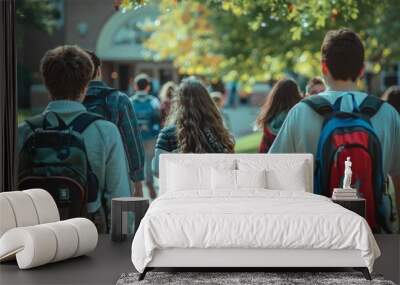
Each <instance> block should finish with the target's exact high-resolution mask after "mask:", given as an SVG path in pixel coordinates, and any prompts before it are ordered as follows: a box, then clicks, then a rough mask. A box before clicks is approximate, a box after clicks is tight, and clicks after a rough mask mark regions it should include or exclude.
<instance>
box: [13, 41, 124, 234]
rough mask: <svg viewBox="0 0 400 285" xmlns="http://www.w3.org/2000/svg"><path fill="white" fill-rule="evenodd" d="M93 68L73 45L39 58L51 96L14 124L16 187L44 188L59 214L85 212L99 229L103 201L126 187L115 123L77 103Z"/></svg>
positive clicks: (103, 220) (104, 228) (104, 229)
mask: <svg viewBox="0 0 400 285" xmlns="http://www.w3.org/2000/svg"><path fill="white" fill-rule="evenodd" d="M93 69H94V68H93V63H92V61H91V59H90V57H89V55H88V54H87V53H86V52H85V51H84V50H82V49H81V48H79V47H77V46H60V47H57V48H55V49H52V50H49V51H48V52H46V54H45V55H44V57H43V58H42V60H41V63H40V71H41V75H42V78H43V82H44V84H45V86H46V88H47V90H48V91H49V93H50V97H51V102H50V103H49V104H48V105H47V107H46V109H45V111H44V112H43V113H42V114H39V115H37V116H35V117H33V118H29V119H27V120H26V121H25V122H24V123H22V124H21V125H20V126H19V127H18V151H19V171H18V175H19V187H18V188H19V189H20V190H24V189H28V188H43V189H46V190H47V191H49V192H50V194H51V195H52V196H53V198H54V199H55V201H56V203H57V206H58V208H59V210H60V214H61V218H62V219H66V218H71V217H77V216H87V217H89V218H90V219H91V220H92V221H93V222H94V223H95V224H96V227H97V229H98V231H99V232H100V233H105V232H107V222H106V218H105V211H104V206H105V205H108V206H109V205H110V200H111V198H113V197H123V196H130V194H131V192H130V185H129V180H128V168H127V164H126V159H125V152H124V147H123V144H122V140H121V136H120V133H119V131H118V128H117V127H116V126H115V125H114V124H113V123H111V122H108V121H106V120H104V119H103V118H102V117H100V116H98V115H96V114H92V113H88V112H87V111H86V108H85V107H84V105H83V104H82V103H81V102H82V101H83V98H84V96H85V93H86V88H87V86H88V83H89V81H90V79H91V76H92V74H93Z"/></svg>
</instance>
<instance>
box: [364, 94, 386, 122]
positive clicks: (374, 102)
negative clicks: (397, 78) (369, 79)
mask: <svg viewBox="0 0 400 285" xmlns="http://www.w3.org/2000/svg"><path fill="white" fill-rule="evenodd" d="M382 104H383V101H382V100H381V99H379V98H378V97H375V96H371V95H368V96H367V97H366V98H365V99H364V101H363V102H362V103H361V104H360V106H359V108H360V112H361V113H362V114H365V115H367V116H368V117H370V118H372V117H373V116H375V114H376V113H378V111H379V109H380V108H381V106H382Z"/></svg>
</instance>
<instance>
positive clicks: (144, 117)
mask: <svg viewBox="0 0 400 285" xmlns="http://www.w3.org/2000/svg"><path fill="white" fill-rule="evenodd" d="M150 96H151V95H147V97H146V98H140V97H137V96H133V98H132V99H131V100H132V103H133V109H134V110H135V113H136V118H137V121H138V126H139V130H140V133H141V135H142V139H143V140H144V141H146V140H151V139H153V138H154V137H156V136H157V134H158V132H159V129H160V122H159V121H156V117H159V116H160V115H159V114H157V112H159V111H158V110H157V109H156V108H155V107H154V104H153V100H156V99H154V98H152V97H150Z"/></svg>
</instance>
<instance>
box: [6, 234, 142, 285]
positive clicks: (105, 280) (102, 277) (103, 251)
mask: <svg viewBox="0 0 400 285" xmlns="http://www.w3.org/2000/svg"><path fill="white" fill-rule="evenodd" d="M130 252H131V242H130V241H129V240H128V241H125V242H121V243H115V242H112V241H111V240H110V238H109V236H108V235H100V238H99V243H98V245H97V248H96V250H95V251H94V252H92V253H91V254H89V255H88V256H81V257H77V258H74V259H69V260H66V261H62V262H58V263H53V264H48V265H45V266H42V267H37V268H34V269H29V270H18V267H17V265H16V263H15V262H9V263H4V264H1V265H0V284H1V285H9V284H115V283H116V282H117V280H118V278H119V277H120V276H121V274H122V273H124V272H132V271H134V267H133V265H132V262H131V260H130Z"/></svg>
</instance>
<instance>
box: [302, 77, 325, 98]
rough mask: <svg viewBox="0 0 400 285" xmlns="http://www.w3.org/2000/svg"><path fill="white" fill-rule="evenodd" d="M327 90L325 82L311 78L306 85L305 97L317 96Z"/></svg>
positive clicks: (318, 78) (317, 78)
mask: <svg viewBox="0 0 400 285" xmlns="http://www.w3.org/2000/svg"><path fill="white" fill-rule="evenodd" d="M325 89H326V87H325V83H324V80H323V79H322V78H320V77H314V78H311V79H310V81H308V83H307V85H306V94H305V97H308V96H311V95H317V94H319V93H321V92H324V91H325Z"/></svg>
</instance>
